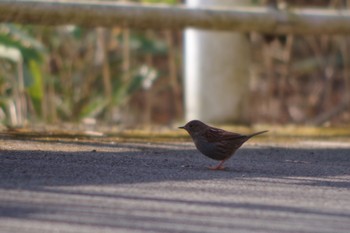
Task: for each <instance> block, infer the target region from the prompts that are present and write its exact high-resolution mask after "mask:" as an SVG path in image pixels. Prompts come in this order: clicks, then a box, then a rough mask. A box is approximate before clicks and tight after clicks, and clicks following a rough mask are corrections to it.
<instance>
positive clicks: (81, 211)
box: [0, 139, 350, 233]
mask: <svg viewBox="0 0 350 233" xmlns="http://www.w3.org/2000/svg"><path fill="white" fill-rule="evenodd" d="M0 143H1V144H0V145H1V146H0V147H1V150H0V166H1V169H0V232H16V233H17V232H33V233H34V232H35V233H38V232H315V233H316V232H317V233H320V232H344V233H345V232H347V233H348V232H349V229H350V221H349V219H350V144H348V143H341V146H339V145H338V144H337V143H335V144H329V142H328V144H327V143H326V144H322V142H316V141H315V142H310V143H304V144H302V143H301V144H295V145H288V146H278V145H268V144H259V145H256V144H249V143H248V144H247V145H246V146H245V147H244V148H242V149H241V150H239V151H238V153H237V154H236V155H235V157H233V158H232V159H231V160H229V161H228V162H227V164H226V167H227V169H226V170H225V171H211V170H208V169H207V168H206V167H208V166H210V165H215V164H216V161H212V160H209V159H207V158H206V157H204V156H202V155H200V154H199V152H197V151H196V150H195V149H194V146H193V145H192V144H190V143H175V142H174V143H159V144H150V143H113V144H106V143H101V144H99V143H88V142H79V141H73V142H67V141H65V142H45V141H22V140H12V139H2V140H0Z"/></svg>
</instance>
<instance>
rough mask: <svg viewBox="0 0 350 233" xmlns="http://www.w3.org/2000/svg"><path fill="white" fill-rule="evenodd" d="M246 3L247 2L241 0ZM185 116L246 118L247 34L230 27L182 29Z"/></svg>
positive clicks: (219, 0)
mask: <svg viewBox="0 0 350 233" xmlns="http://www.w3.org/2000/svg"><path fill="white" fill-rule="evenodd" d="M249 2H250V1H249V0H245V1H243V0H241V1H233V0H187V2H186V4H187V5H188V6H189V7H201V6H219V7H234V6H235V5H236V6H237V5H240V6H242V5H244V4H245V3H249ZM245 5H247V4H245ZM184 37H185V46H184V57H185V62H184V79H185V80H184V84H185V118H186V120H192V119H199V120H203V121H206V122H247V121H249V120H248V119H247V118H246V116H247V108H248V106H247V101H248V96H249V92H248V88H249V62H250V49H249V42H248V37H247V36H246V35H244V34H241V33H234V32H230V31H212V30H198V29H193V28H188V29H186V30H185V36H184Z"/></svg>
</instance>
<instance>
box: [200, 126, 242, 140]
mask: <svg viewBox="0 0 350 233" xmlns="http://www.w3.org/2000/svg"><path fill="white" fill-rule="evenodd" d="M204 134H205V137H206V138H207V139H208V142H219V141H221V142H222V141H232V140H241V139H245V138H246V137H247V136H245V135H242V134H238V133H232V132H228V131H225V130H222V129H218V128H213V127H212V128H209V129H208V130H206V131H205V133H204Z"/></svg>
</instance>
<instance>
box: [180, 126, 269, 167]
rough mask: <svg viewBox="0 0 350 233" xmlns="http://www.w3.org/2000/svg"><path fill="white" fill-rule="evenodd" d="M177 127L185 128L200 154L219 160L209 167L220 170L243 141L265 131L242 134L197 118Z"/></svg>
mask: <svg viewBox="0 0 350 233" xmlns="http://www.w3.org/2000/svg"><path fill="white" fill-rule="evenodd" d="M179 128H180V129H185V130H186V131H187V132H188V133H189V134H190V135H191V137H192V140H193V142H194V144H195V145H196V147H197V149H198V150H199V151H200V152H201V153H202V154H204V155H205V156H207V157H209V158H211V159H215V160H221V162H220V163H219V164H218V165H217V166H216V167H211V168H210V169H213V170H222V169H223V168H224V167H223V166H222V165H223V164H224V162H225V161H226V160H228V159H229V158H231V156H232V155H233V154H234V153H235V152H236V150H237V149H238V148H240V147H241V146H242V145H243V143H245V142H246V141H247V140H249V139H250V138H251V137H253V136H256V135H258V134H262V133H266V132H267V131H261V132H257V133H253V134H249V135H242V134H238V133H232V132H228V131H225V130H222V129H218V128H214V127H211V126H209V125H206V124H204V123H203V122H201V121H199V120H192V121H190V122H188V123H187V124H186V125H184V126H181V127H179Z"/></svg>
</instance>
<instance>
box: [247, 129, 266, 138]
mask: <svg viewBox="0 0 350 233" xmlns="http://www.w3.org/2000/svg"><path fill="white" fill-rule="evenodd" d="M266 132H269V131H268V130H264V131H260V132H256V133H252V134H249V135H247V137H248V138H251V137H254V136H256V135H259V134H262V133H266Z"/></svg>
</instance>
